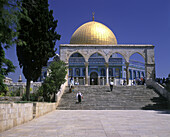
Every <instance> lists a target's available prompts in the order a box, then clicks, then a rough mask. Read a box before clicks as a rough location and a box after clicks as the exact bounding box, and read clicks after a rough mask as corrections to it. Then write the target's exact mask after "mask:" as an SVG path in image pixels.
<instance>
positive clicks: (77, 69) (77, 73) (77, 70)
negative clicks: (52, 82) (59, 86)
mask: <svg viewBox="0 0 170 137" xmlns="http://www.w3.org/2000/svg"><path fill="white" fill-rule="evenodd" d="M75 71H76V76H80V69H79V68H76V70H75Z"/></svg>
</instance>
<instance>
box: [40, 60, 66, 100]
mask: <svg viewBox="0 0 170 137" xmlns="http://www.w3.org/2000/svg"><path fill="white" fill-rule="evenodd" d="M48 71H49V75H48V76H47V77H46V79H45V80H44V83H43V84H42V89H43V97H44V100H45V101H50V97H51V96H52V95H54V101H55V94H56V93H57V92H58V90H59V89H60V87H61V85H62V84H64V83H65V81H66V79H65V76H66V74H67V67H66V65H65V63H64V62H63V61H60V60H59V61H58V62H56V61H54V62H52V63H51V64H50V66H49V69H48Z"/></svg>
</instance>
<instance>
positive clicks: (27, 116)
mask: <svg viewBox="0 0 170 137" xmlns="http://www.w3.org/2000/svg"><path fill="white" fill-rule="evenodd" d="M32 119H33V104H32V103H25V104H16V103H9V104H0V132H2V131H5V130H7V129H10V128H12V127H14V126H17V125H20V124H23V123H25V122H27V121H30V120H32Z"/></svg>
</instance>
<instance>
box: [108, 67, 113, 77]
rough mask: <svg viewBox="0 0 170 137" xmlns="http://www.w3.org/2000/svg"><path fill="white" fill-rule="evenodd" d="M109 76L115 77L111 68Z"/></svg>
mask: <svg viewBox="0 0 170 137" xmlns="http://www.w3.org/2000/svg"><path fill="white" fill-rule="evenodd" d="M109 76H113V69H112V68H109Z"/></svg>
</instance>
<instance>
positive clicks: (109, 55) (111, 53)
mask: <svg viewBox="0 0 170 137" xmlns="http://www.w3.org/2000/svg"><path fill="white" fill-rule="evenodd" d="M113 54H120V55H121V56H122V57H123V58H124V60H125V62H126V61H127V60H126V56H125V55H124V54H123V53H121V52H118V51H116V52H110V53H109V54H108V56H107V59H108V62H109V58H110V57H111V56H112V55H113Z"/></svg>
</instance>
